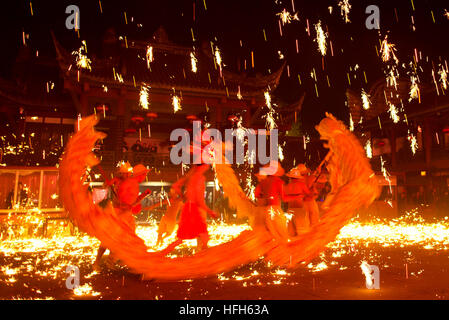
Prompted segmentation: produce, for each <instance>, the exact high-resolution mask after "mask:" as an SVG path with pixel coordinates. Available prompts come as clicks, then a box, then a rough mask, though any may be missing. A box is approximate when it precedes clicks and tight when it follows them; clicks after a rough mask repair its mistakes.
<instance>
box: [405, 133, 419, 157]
mask: <svg viewBox="0 0 449 320" xmlns="http://www.w3.org/2000/svg"><path fill="white" fill-rule="evenodd" d="M407 139H408V141H410V148H411V149H412V152H413V154H415V153H416V150H418V141H417V140H416V137H415V135H414V134H413V133H411V132H410V131H409V132H408V135H407Z"/></svg>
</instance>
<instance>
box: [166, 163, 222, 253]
mask: <svg viewBox="0 0 449 320" xmlns="http://www.w3.org/2000/svg"><path fill="white" fill-rule="evenodd" d="M209 168H210V165H208V164H201V165H197V166H195V167H193V168H192V169H191V170H193V171H192V172H191V174H190V172H189V173H188V174H187V175H186V176H185V177H183V178H181V179H180V180H178V181H177V182H176V183H175V184H174V185H173V186H172V190H173V192H175V193H177V194H179V195H180V196H183V198H184V206H183V208H182V211H181V216H180V219H179V223H178V231H177V239H176V240H175V241H174V242H173V243H171V244H170V245H168V247H167V248H165V249H164V250H162V251H161V254H162V255H164V256H165V255H167V254H168V253H170V252H171V251H173V250H174V249H175V248H176V247H177V246H178V245H180V244H181V243H182V242H183V240H187V239H197V245H198V247H199V248H200V249H205V248H207V244H208V242H209V234H208V232H207V222H206V217H207V214H208V215H210V216H212V217H214V218H215V217H216V216H217V214H216V213H215V212H214V211H212V210H211V209H210V208H209V207H207V205H206V202H205V201H204V193H205V191H206V177H205V176H204V174H205V172H206V171H207V170H209ZM182 187H184V192H182Z"/></svg>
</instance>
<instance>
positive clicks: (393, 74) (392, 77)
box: [386, 66, 399, 89]
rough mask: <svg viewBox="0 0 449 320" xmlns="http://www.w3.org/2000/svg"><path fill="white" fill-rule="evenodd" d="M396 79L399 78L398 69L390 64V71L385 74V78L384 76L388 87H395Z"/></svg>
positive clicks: (396, 84)
mask: <svg viewBox="0 0 449 320" xmlns="http://www.w3.org/2000/svg"><path fill="white" fill-rule="evenodd" d="M398 79H399V72H398V69H396V67H395V66H392V67H391V68H390V71H389V72H388V74H387V78H386V80H387V86H389V87H391V86H394V87H395V88H396V89H397V86H398Z"/></svg>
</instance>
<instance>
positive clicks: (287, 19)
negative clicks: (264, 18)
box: [276, 9, 299, 25]
mask: <svg viewBox="0 0 449 320" xmlns="http://www.w3.org/2000/svg"><path fill="white" fill-rule="evenodd" d="M276 15H277V16H279V17H280V19H281V21H282V25H285V24H286V23H291V22H292V20H299V18H298V13H295V14H294V15H292V14H291V13H290V12H288V11H287V10H285V9H284V10H282V12H279V13H277V14H276Z"/></svg>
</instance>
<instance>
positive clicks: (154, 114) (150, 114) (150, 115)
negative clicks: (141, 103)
mask: <svg viewBox="0 0 449 320" xmlns="http://www.w3.org/2000/svg"><path fill="white" fill-rule="evenodd" d="M147 118H149V119H150V120H154V119H156V118H157V113H155V112H148V113H147Z"/></svg>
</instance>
